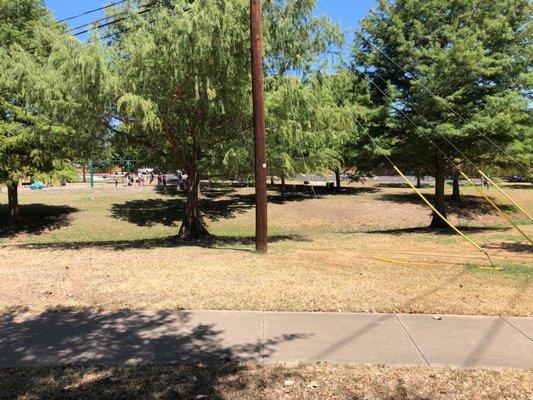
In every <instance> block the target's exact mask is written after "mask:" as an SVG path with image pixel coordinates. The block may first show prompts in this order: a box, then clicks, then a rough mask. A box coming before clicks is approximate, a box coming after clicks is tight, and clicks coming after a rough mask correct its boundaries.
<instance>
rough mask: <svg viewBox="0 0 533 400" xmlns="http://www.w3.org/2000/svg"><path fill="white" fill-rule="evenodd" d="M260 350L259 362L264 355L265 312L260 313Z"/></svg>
mask: <svg viewBox="0 0 533 400" xmlns="http://www.w3.org/2000/svg"><path fill="white" fill-rule="evenodd" d="M260 350H261V363H262V362H263V359H264V357H265V313H264V312H262V313H261V341H260Z"/></svg>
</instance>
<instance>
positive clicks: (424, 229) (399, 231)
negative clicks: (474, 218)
mask: <svg viewBox="0 0 533 400" xmlns="http://www.w3.org/2000/svg"><path fill="white" fill-rule="evenodd" d="M457 229H459V230H460V231H461V232H463V233H482V232H505V231H508V230H509V229H510V228H507V227H495V226H457ZM364 233H370V234H390V235H403V234H412V233H414V234H428V235H451V236H453V235H457V233H456V232H455V231H454V230H453V229H451V228H431V227H429V226H416V227H411V228H392V229H377V230H370V231H364Z"/></svg>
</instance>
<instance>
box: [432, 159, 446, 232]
mask: <svg viewBox="0 0 533 400" xmlns="http://www.w3.org/2000/svg"><path fill="white" fill-rule="evenodd" d="M445 179H446V177H445V172H444V158H443V156H442V155H441V154H437V156H436V160H435V201H434V203H433V205H434V206H435V208H436V209H437V211H438V212H440V213H441V214H442V216H444V217H445V218H446V198H445V195H444V185H445ZM430 226H431V227H432V228H446V227H448V224H447V223H446V221H444V220H443V219H442V218H441V217H439V216H438V215H437V214H436V213H433V219H432V221H431V225H430Z"/></svg>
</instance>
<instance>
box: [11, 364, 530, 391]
mask: <svg viewBox="0 0 533 400" xmlns="http://www.w3.org/2000/svg"><path fill="white" fill-rule="evenodd" d="M532 382H533V372H532V371H531V370H528V371H513V370H498V371H493V370H480V369H479V370H457V369H450V368H434V369H429V368H393V367H380V366H373V367H370V366H361V367H357V366H331V365H327V364H316V365H309V366H301V365H296V366H283V365H278V366H247V365H237V364H227V365H220V366H205V365H203V366H202V365H201V366H121V367H85V368H74V367H65V368H54V369H50V368H47V369H18V370H0V398H6V399H18V400H31V399H43V398H46V399H65V398H69V399H77V398H83V399H87V400H90V399H95V400H96V399H98V400H102V399H113V400H115V399H143V400H144V399H159V400H164V399H211V400H213V399H222V398H224V399H243V400H246V399H250V400H251V399H273V400H274V399H275V400H278V399H337V400H341V399H346V400H353V399H361V400H362V399H369V400H370V399H388V400H414V399H432V400H439V399H440V400H450V399H468V400H481V399H483V400H496V399H498V400H503V399H508V400H522V399H523V400H526V399H531V396H532V395H533V385H532Z"/></svg>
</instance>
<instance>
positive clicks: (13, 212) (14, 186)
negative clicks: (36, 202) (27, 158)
mask: <svg viewBox="0 0 533 400" xmlns="http://www.w3.org/2000/svg"><path fill="white" fill-rule="evenodd" d="M18 186H19V183H18V181H17V182H14V183H11V184H9V185H7V199H8V200H7V203H8V206H7V218H8V220H14V219H17V218H19V217H20V208H19V195H18Z"/></svg>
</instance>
